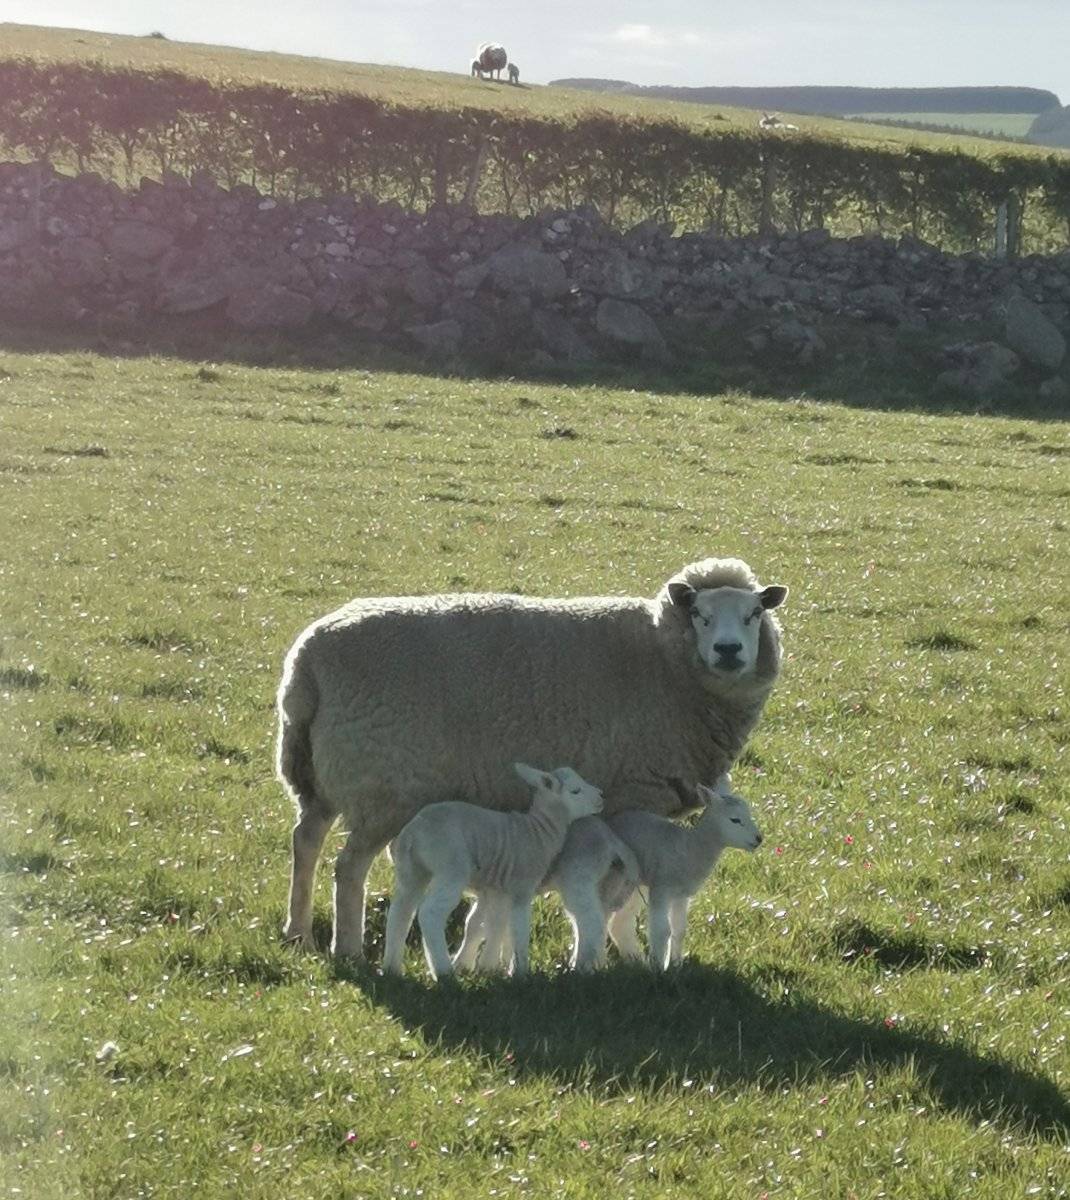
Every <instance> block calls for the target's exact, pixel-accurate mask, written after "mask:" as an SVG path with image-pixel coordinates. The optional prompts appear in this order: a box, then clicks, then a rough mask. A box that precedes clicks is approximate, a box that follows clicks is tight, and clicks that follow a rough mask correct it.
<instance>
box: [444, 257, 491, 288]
mask: <svg viewBox="0 0 1070 1200" xmlns="http://www.w3.org/2000/svg"><path fill="white" fill-rule="evenodd" d="M489 272H490V267H489V266H487V264H486V263H470V264H469V265H468V266H466V267H461V269H460V270H459V271H458V272H457V273H456V274H455V275H454V277H453V286H454V287H455V288H457V289H458V290H459V291H462V292H474V291H476V290H477V289H478V288H480V287H482V286H483V281H484V280H485V279H486V278H487V275H488V274H489Z"/></svg>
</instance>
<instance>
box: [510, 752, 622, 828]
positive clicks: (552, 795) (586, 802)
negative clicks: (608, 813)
mask: <svg viewBox="0 0 1070 1200" xmlns="http://www.w3.org/2000/svg"><path fill="white" fill-rule="evenodd" d="M513 768H514V770H515V771H516V773H517V774H518V775H519V776H520V778H521V779H523V781H524V782H525V783H526V784H528V785H530V787H531V789H532V791H533V793H534V797H533V799H532V808H535V807H536V806H537V805H545V804H551V805H555V806H559V807H561V808H563V809H564V811H565V813H566V814H567V817H568V819H569V820H570V821H575V820H578V819H579V818H580V817H592V816H594V814H595V813H600V812H601V811H602V793H601V792H600V791H599V789H598V788H596V787H595V786H594V784H593V783H588V782H587V780H586V779H584V778H583V776H582V775H579V774H578V773H577V772H576V771H574V770H573V769H572V768H571V767H558V768H557V769H556V770H554V771H540V770H538V769H537V768H536V767H529V766H528V765H527V763H519V762H518V763H514V764H513Z"/></svg>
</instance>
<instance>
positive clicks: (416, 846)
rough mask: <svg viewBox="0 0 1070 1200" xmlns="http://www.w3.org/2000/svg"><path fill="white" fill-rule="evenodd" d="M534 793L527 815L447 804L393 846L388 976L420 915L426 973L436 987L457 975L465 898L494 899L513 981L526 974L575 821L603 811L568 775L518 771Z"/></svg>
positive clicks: (433, 807) (597, 795) (592, 793)
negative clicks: (543, 888) (458, 922)
mask: <svg viewBox="0 0 1070 1200" xmlns="http://www.w3.org/2000/svg"><path fill="white" fill-rule="evenodd" d="M514 765H515V769H516V772H517V774H518V775H519V776H520V777H521V779H523V780H524V781H525V782H526V783H528V784H529V785H530V786H531V788H532V789H533V792H534V796H533V799H532V803H531V808H530V809H529V811H528V812H526V813H510V812H498V811H495V810H493V809H487V808H480V807H478V806H477V805H474V804H466V803H463V802H461V801H455V800H452V801H451V800H447V801H444V802H442V803H439V804H430V805H428V806H427V807H426V808H423V809H421V810H420V812H419V813H417V814H416V816H415V817H413V819H412V820H411V821H410V822H409V823H408V824H407V825H406V826H405V828H404V829H403V830H402V831H401V833H399V834H398V836H397V838H395V840H394V841H393V842H392V843H391V846H390V855H391V857H392V858H393V860H394V872H395V879H396V883H395V889H394V895H393V898H392V900H391V903H390V911H389V913H388V914H387V921H386V946H385V949H384V953H383V970H384V971H391V972H397V973H400V971H401V970H402V958H403V955H404V951H405V938H406V937H407V935H408V932H409V929H410V927H411V925H412V920H413V916H414V915H415V914H416V910H417V908H419V916H420V933H421V936H422V937H423V944H424V953H425V955H426V957H427V965H428V967H429V968H430V970H431V974H432V975H433V976H434V977H435V979H441V978H442V977H443V976H444V975H448V974H450V972H451V971H452V969H453V966H452V963H451V962H450V954H449V950H448V948H447V946H446V918H447V917H448V916H449V914H450V913H451V912H452V911H453V910H454V908H456V907H457V904H458V903H459V902H460V899H461V896H462V894H463V892H464V891H465V890H472V891H475V892H476V893H477V894H480V895H484V896H488V897H490V902H491V904H492V906H493V907H494V909H495V910H496V911H497V912H500V913H501V914H502V917H503V919H504V920H505V921H506V922H507V925H508V929H509V938H510V941H511V944H512V953H513V960H514V963H513V973H514V974H516V975H522V974H524V973H525V972H526V970H527V966H528V942H529V937H530V928H531V902H532V900H533V899H534V897H535V892H536V890H537V889H538V886H539V883H540V881H541V880H542V879H543V877H544V876H545V875H546V873H547V871H548V870H549V868H550V864H551V863H552V862H553V860H554V858H555V857H556V856H557V854H558V853H559V851H560V850H561V847H562V845H563V844H564V841H565V835H566V833H567V831H568V827H569V825H570V824H571V822H572V821H574V820H576V819H577V818H579V817H586V816H590V815H591V814H593V813H597V812H600V811H601V809H602V793H601V792H600V791H599V790H598V788H596V787H593V786H592V785H591V784H589V783H587V782H586V780H584V779H582V778H581V777H580V776H579V775H577V774H576V772H575V771H573V770H572V769H571V768H569V767H559V768H558V769H557V770H556V771H553V772H548V771H537V770H536V769H535V768H534V767H529V766H526V765H525V764H524V763H516V764H514Z"/></svg>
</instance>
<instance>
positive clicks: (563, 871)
mask: <svg viewBox="0 0 1070 1200" xmlns="http://www.w3.org/2000/svg"><path fill="white" fill-rule="evenodd" d="M639 881H640V874H639V864H638V862H637V861H636V858H635V855H634V854H633V853H632V852H631V850H630V849H629V848H628V847H627V846H626V845H625V844H624V843H623V842H622V841H621V840H620V838H618V837H617V835H616V834H615V833H614V832H613V831H612V830H611V829H610V828H609V826H608V825H607V824H606V823H605V821H603V820H602V819H601V818H600V817H595V816H591V817H583V818H581V819H580V820H578V821H574V822H573V823H572V824H571V825H570V826H569V828H568V834H567V836H566V837H565V844H564V846H563V848H562V850H561V853H560V854H559V855H558V856H557V858H556V859H555V860H554V863H553V865H552V866H551V868H550V871H549V874H548V875H547V876H546V878H545V879H544V880H543V881H542V883H541V884H540V885H539V888H538V890H539V891H540V892H551V891H553V892H557V893H558V894H559V895H560V896H561V904H562V907H563V908H564V910H565V912H566V914H567V915H568V918H569V921H570V923H571V925H572V955H571V961H570V965H571V967H572V969H573V970H576V971H590V970H594V969H595V968H598V967H601V966H604V965H605V958H606V923H607V921H608V919H609V913H610V912H611V911H612V910H613V909H614V908H619V907H620V905H622V904H623V903H624V902H625V901H626V900H627V899H628V898H629V897H630V896H631V894H632V892H634V891H635V889H636V887H637V886H638V885H639ZM510 954H511V948H510V943H509V928H508V914H507V913H506V912H504V911H502V909H501V908H500V906H497V905H496V904H495V898H494V897H493V896H489V895H477V897H476V903H475V904H474V906H473V907H472V909H471V910H470V912H469V914H468V920H467V921H466V923H465V927H464V941H463V942H462V943H461V947H460V949H459V950H458V951H457V954H456V955H455V956H454V960H453V965H454V967H455V968H457V969H458V970H468V971H474V970H481V971H495V970H498V969H500V968H502V967H504V966H507V965H508V960H509V957H510Z"/></svg>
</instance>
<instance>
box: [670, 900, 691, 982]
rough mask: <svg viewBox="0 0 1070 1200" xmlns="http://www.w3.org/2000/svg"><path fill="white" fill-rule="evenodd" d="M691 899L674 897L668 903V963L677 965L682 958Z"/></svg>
mask: <svg viewBox="0 0 1070 1200" xmlns="http://www.w3.org/2000/svg"><path fill="white" fill-rule="evenodd" d="M690 906H691V900H690V899H689V897H687V896H678V897H676V898H675V899H674V900H673V901H672V902H671V903H670V905H669V965H670V966H673V967H678V966H679V965H680V963H681V962H683V959H684V936H685V935H686V933H687V910H688V908H690Z"/></svg>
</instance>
